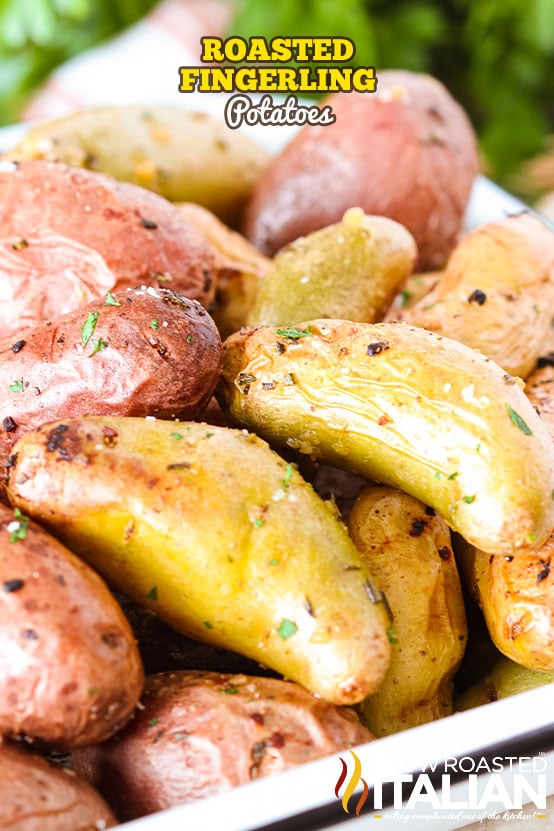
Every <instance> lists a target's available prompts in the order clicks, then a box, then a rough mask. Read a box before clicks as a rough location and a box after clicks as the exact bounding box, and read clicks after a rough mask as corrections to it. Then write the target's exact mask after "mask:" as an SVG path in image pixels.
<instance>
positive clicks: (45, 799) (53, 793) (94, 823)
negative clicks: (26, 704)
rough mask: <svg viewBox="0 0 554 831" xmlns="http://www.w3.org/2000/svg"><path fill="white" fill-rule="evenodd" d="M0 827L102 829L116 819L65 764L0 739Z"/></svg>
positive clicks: (9, 830) (2, 830)
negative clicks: (0, 804)
mask: <svg viewBox="0 0 554 831" xmlns="http://www.w3.org/2000/svg"><path fill="white" fill-rule="evenodd" d="M0 800H1V801H2V811H1V813H0V831H101V829H103V828H113V827H114V826H115V825H117V824H118V823H117V820H116V818H115V816H114V814H113V813H112V811H111V810H110V808H109V807H108V805H107V803H106V802H105V801H104V800H103V799H102V797H101V796H100V794H99V793H97V791H95V790H94V788H92V787H91V786H90V785H89V784H88V783H87V782H85V781H84V780H83V779H81V778H79V777H78V776H76V775H75V773H74V772H73V771H71V770H69V769H68V768H67V767H61V766H60V765H57V764H53V763H51V762H48V761H46V759H43V758H42V757H41V756H38V755H36V754H33V753H30V752H28V751H27V750H25V749H24V748H23V747H22V746H17V745H14V744H8V743H6V742H5V741H1V740H0Z"/></svg>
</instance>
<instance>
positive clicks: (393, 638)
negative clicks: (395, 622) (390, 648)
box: [387, 626, 398, 643]
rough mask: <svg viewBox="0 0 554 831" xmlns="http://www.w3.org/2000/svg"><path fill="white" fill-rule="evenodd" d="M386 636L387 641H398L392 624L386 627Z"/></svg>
mask: <svg viewBox="0 0 554 831" xmlns="http://www.w3.org/2000/svg"><path fill="white" fill-rule="evenodd" d="M387 638H388V639H389V643H398V638H397V637H396V632H395V631H394V626H389V627H387Z"/></svg>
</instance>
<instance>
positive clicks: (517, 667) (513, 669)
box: [456, 655, 554, 711]
mask: <svg viewBox="0 0 554 831" xmlns="http://www.w3.org/2000/svg"><path fill="white" fill-rule="evenodd" d="M553 683H554V672H540V671H539V670H534V669H527V667H524V666H522V665H521V664H517V663H516V662H515V661H511V660H510V659H509V658H506V657H505V656H504V655H502V656H501V657H500V658H498V660H497V661H496V662H495V663H494V665H493V667H492V669H491V670H490V671H489V672H487V673H486V675H485V676H484V677H483V678H481V679H480V680H479V681H477V682H476V683H475V684H473V685H472V686H471V687H469V688H468V689H467V690H465V691H464V692H463V693H462V695H460V696H459V697H458V698H457V699H456V710H457V711H462V710H470V709H472V708H473V707H480V706H481V705H482V704H490V703H491V702H492V701H500V700H501V699H502V698H508V697H509V696H511V695H518V694H519V693H522V692H525V691H526V690H534V689H535V687H542V686H544V685H545V684H553Z"/></svg>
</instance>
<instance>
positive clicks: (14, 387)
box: [10, 378, 25, 392]
mask: <svg viewBox="0 0 554 831" xmlns="http://www.w3.org/2000/svg"><path fill="white" fill-rule="evenodd" d="M24 389H25V386H24V384H23V378H20V379H19V381H14V382H13V384H10V392H23V390H24Z"/></svg>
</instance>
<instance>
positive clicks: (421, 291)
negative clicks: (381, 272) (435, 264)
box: [383, 271, 442, 322]
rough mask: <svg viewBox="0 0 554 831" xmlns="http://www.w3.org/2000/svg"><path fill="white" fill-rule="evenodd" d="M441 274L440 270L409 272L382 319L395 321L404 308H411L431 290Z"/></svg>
mask: <svg viewBox="0 0 554 831" xmlns="http://www.w3.org/2000/svg"><path fill="white" fill-rule="evenodd" d="M441 276H442V271H422V272H420V273H418V274H410V276H409V277H408V279H407V280H406V282H405V283H404V285H403V286H402V289H401V290H400V291H399V293H398V294H397V295H396V297H395V298H394V300H393V302H392V305H391V306H390V308H389V309H388V311H387V313H386V315H385V317H384V318H383V320H385V321H389V322H390V321H396V320H397V319H398V316H399V315H401V314H402V312H403V311H404V310H407V309H411V308H412V307H413V306H415V305H416V303H418V302H419V301H420V300H421V298H422V297H425V295H426V294H427V293H428V292H430V291H431V289H432V288H433V287H434V286H435V285H436V284H437V282H438V281H439V280H440V278H441Z"/></svg>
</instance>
